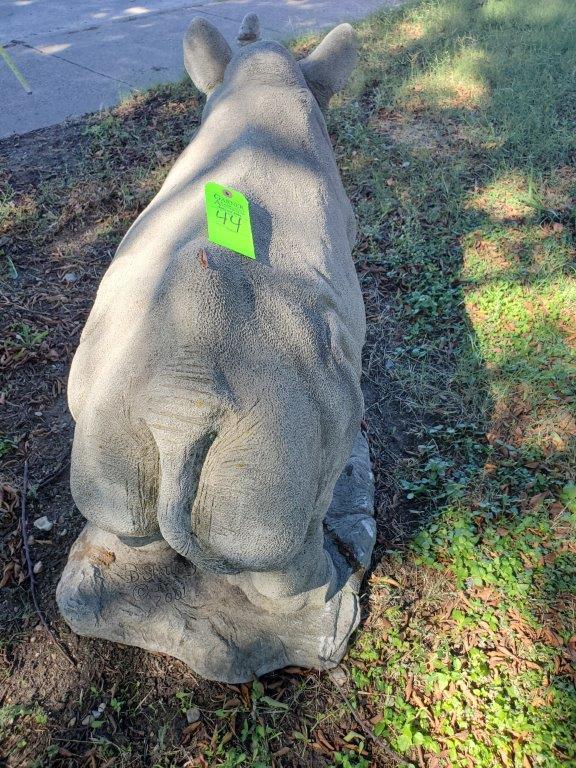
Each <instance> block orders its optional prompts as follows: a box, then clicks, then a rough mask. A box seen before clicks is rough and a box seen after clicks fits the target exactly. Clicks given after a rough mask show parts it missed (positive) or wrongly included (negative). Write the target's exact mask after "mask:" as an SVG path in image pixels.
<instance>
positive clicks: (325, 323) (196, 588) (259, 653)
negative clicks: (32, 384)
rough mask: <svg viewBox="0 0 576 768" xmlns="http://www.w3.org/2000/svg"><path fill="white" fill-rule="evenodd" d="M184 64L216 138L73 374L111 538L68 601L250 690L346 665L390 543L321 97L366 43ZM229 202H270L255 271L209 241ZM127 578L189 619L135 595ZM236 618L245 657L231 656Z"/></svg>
mask: <svg viewBox="0 0 576 768" xmlns="http://www.w3.org/2000/svg"><path fill="white" fill-rule="evenodd" d="M184 57H185V62H186V67H187V69H188V72H189V74H190V76H191V77H192V79H193V80H194V82H195V84H196V85H197V87H199V88H201V89H202V90H204V91H205V92H206V93H207V94H208V99H207V102H206V106H205V109H204V112H203V116H202V124H201V127H200V129H199V130H198V132H197V134H196V136H195V138H194V140H193V141H192V142H191V144H190V145H189V147H188V148H187V149H186V150H185V151H184V152H183V153H182V155H181V156H180V158H179V159H178V161H177V162H176V164H175V165H174V167H173V169H172V170H171V172H170V174H169V175H168V177H167V179H166V181H165V183H164V185H163V186H162V188H161V190H160V192H159V193H158V194H157V196H156V197H155V198H154V200H153V201H152V202H151V203H150V205H149V206H148V207H147V208H146V210H145V211H144V212H143V213H142V214H141V215H140V216H139V217H138V219H137V220H136V222H135V223H134V224H133V225H132V227H131V228H130V230H129V231H128V233H127V235H126V236H125V238H124V240H123V241H122V243H121V244H120V246H119V248H118V251H117V253H116V256H115V258H114V260H113V262H112V264H111V266H110V268H109V269H108V271H107V273H106V274H105V276H104V278H103V280H102V283H101V285H100V288H99V290H98V294H97V297H96V301H95V303H94V307H93V309H92V312H91V314H90V316H89V318H88V321H87V323H86V327H85V329H84V332H83V334H82V337H81V341H80V346H79V348H78V350H77V352H76V355H75V357H74V360H73V363H72V368H71V372H70V380H69V387H68V394H69V405H70V409H71V411H72V414H73V416H74V419H75V421H76V431H75V438H74V446H73V451H72V466H71V486H72V494H73V497H74V500H75V502H76V504H77V506H78V508H79V510H80V511H81V513H82V514H83V515H84V516H85V517H86V518H87V519H88V521H89V522H90V523H91V525H89V526H88V528H87V529H86V530H85V532H84V534H83V535H82V537H81V538H80V539H79V541H78V543H77V544H76V545H75V548H74V549H73V551H72V553H71V559H70V563H69V565H68V566H67V568H66V570H65V572H64V575H63V577H62V581H61V584H60V587H59V598H58V599H59V604H60V606H61V610H62V612H63V614H64V616H65V617H66V619H67V620H68V621H69V623H70V625H71V626H72V627H73V628H74V629H76V630H77V631H78V632H79V633H81V634H91V635H96V636H99V637H107V638H109V639H115V640H119V641H121V642H127V643H134V644H136V645H141V646H143V647H146V648H151V649H153V650H163V651H164V652H167V653H172V654H174V655H176V656H179V657H180V658H184V660H185V661H187V663H189V664H190V666H192V667H193V668H194V669H196V671H198V672H200V673H201V674H204V675H206V676H208V677H213V678H216V679H223V680H233V679H238V680H240V679H245V678H246V676H248V675H249V673H250V674H256V673H257V674H261V673H262V672H263V671H267V670H269V669H272V668H274V667H275V666H282V665H283V664H284V663H298V664H300V663H302V664H304V663H305V664H306V665H310V666H320V667H322V666H326V665H327V664H332V663H336V662H337V661H338V660H339V658H340V657H341V656H342V654H343V652H344V650H345V646H346V640H347V638H348V636H349V634H350V632H351V631H352V630H353V628H354V627H355V626H356V624H357V621H358V606H357V602H358V600H357V592H358V589H359V576H360V574H361V572H362V569H363V568H365V567H366V566H367V564H368V562H369V559H370V554H371V550H372V546H373V542H374V535H375V531H374V522H373V519H372V517H371V516H372V506H373V498H372V494H373V490H372V476H371V472H370V468H369V465H370V462H369V457H368V452H367V446H366V442H365V440H364V438H362V437H361V436H359V434H358V429H359V425H360V419H361V416H362V409H363V400H362V393H361V390H360V373H361V350H362V345H363V342H364V333H365V317H364V306H363V301H362V295H361V292H360V288H359V285H358V280H357V277H356V273H355V269H354V264H353V261H352V258H351V255H350V253H351V248H352V246H353V244H354V239H355V220H354V215H353V212H352V209H351V206H350V203H349V201H348V199H347V197H346V194H345V192H344V189H343V187H342V183H341V181H340V177H339V174H338V170H337V168H336V164H335V161H334V156H333V153H332V148H331V145H330V141H329V138H328V134H327V131H326V124H325V121H324V117H323V114H322V111H321V109H320V107H319V105H318V102H317V101H316V98H315V97H314V95H313V92H314V93H315V94H317V96H318V99H319V101H320V103H321V104H322V105H323V106H325V105H326V104H327V103H328V100H329V98H330V96H331V95H332V93H333V92H334V91H335V89H337V88H340V87H342V86H343V85H344V83H345V82H346V80H347V78H348V75H349V74H350V72H351V70H352V68H353V66H354V62H355V57H356V39H355V35H354V32H353V30H352V28H351V27H350V26H349V25H341V26H340V27H338V28H336V29H335V30H333V31H332V32H331V33H330V34H329V35H328V36H327V37H326V38H325V40H324V41H323V42H322V43H321V44H320V45H319V46H318V47H317V49H316V50H315V51H314V52H313V53H312V54H311V55H310V56H309V57H308V59H306V60H304V61H303V62H300V63H298V62H296V61H295V60H294V58H293V57H292V55H291V54H290V53H289V52H288V51H287V50H286V49H285V48H284V47H283V46H281V45H280V44H278V43H276V42H270V41H265V42H254V43H251V44H248V45H244V46H243V47H241V48H240V49H239V50H236V52H235V53H232V51H231V49H230V47H229V45H228V43H227V42H226V41H225V40H224V38H223V37H222V36H221V35H220V33H219V32H218V31H217V30H216V29H215V28H214V27H213V26H212V25H210V24H209V23H208V22H206V20H205V19H203V18H199V19H195V20H194V21H193V23H192V24H191V26H190V29H189V30H188V32H187V34H186V38H185V43H184ZM307 78H310V80H309V81H307ZM310 88H312V91H313V92H312V91H311V90H310ZM208 181H215V182H218V183H220V184H223V185H225V186H229V187H232V188H233V189H237V190H239V191H241V192H242V193H243V194H244V195H245V196H246V197H247V199H248V200H249V203H250V210H251V220H252V230H253V235H254V244H255V250H256V256H257V258H256V261H251V260H248V259H246V258H244V257H242V256H240V255H238V254H235V253H233V252H231V251H228V250H226V249H224V248H222V247H220V246H216V245H213V244H212V243H210V242H208V241H207V240H206V235H205V210H204V198H203V194H204V185H205V184H206V182H208ZM343 469H344V472H343ZM342 472H343V473H342ZM341 473H342V474H341ZM337 481H338V483H337ZM335 485H336V492H335V490H334V489H335ZM329 508H330V512H328V510H329ZM327 513H328V515H327ZM91 547H96V548H104V549H105V550H106V551H107V552H110V553H112V555H110V556H107V557H108V559H110V557H111V556H113V559H112V561H111V564H110V565H109V566H108V567H107V569H103V568H102V567H101V566H100V565H99V564H98V563H96V565H95V564H94V562H93V559H91V555H90V552H91ZM179 556H180V557H179ZM156 561H157V562H158V563H159V564H161V565H162V570H161V571H160V572H156V571H154V570H150V567H151V566H152V565H153V564H154V562H156ZM354 564H355V565H354ZM125 567H129V568H131V569H132V570H133V571H134V572H135V573H138V572H140V570H141V571H142V573H144V572H146V573H149V574H150V575H149V576H145V577H142V578H143V580H144V582H145V585H147V584H148V583H149V582H150V584H149V586H150V589H151V590H152V593H151V594H153V595H157V594H158V593H160V594H164V592H165V590H168V592H169V594H170V595H172V594H174V595H175V597H174V598H173V599H172V600H171V601H170V600H166V601H164V603H163V602H162V599H161V598H158V601H157V602H156V603H154V602H153V604H152V603H150V600H148V598H147V597H146V594H147V593H146V590H145V589H144V590H143V591H140V590H138V591H137V592H130V593H128V592H127V591H126V589H127V588H125V587H124V582H125V579H124V580H123V577H122V573H124V571H123V570H122V568H125ZM158 567H160V565H159V566H158ZM118 569H120V570H118ZM142 569H143V570H142ZM159 573H160V575H158V574H159ZM157 579H160V581H159V582H158V583H157ZM129 583H132V582H129ZM165 583H166V584H168V586H166V587H164V586H162V585H164V584H165ZM178 584H181V586H182V589H181V590H178V589H177V585H178ZM158 585H160V586H158ZM140 594H142V595H144V597H143V598H142V604H141V605H140V604H139V601H138V597H137V595H140ZM187 595H188V596H189V597H187ZM199 603H202V605H206V606H208V607H207V609H206V611H207V612H206V613H205V614H202V616H203V617H204V618H202V620H198V622H196V623H194V621H193V620H192V618H193V616H192V614H190V611H192V612H193V613H194V611H196V610H197V604H199ZM220 604H222V605H223V606H225V608H223V609H222V610H223V611H224V613H223V614H222V622H224V624H225V623H226V622H228V623H229V625H230V631H232V632H235V633H238V641H237V643H236V642H235V641H234V639H233V637H231V636H230V635H229V634H225V635H222V627H221V626H220V624H218V627H217V628H216V629H215V628H214V627H212V629H211V630H210V631H212V633H213V634H210V631H209V627H210V626H211V624H210V618H209V617H210V615H212V614H214V615H220V614H218V609H217V606H218V605H220ZM130 606H132V607H130ZM163 606H170V607H166V608H165V610H164V608H163ZM194 606H196V608H194ZM142 612H144V613H142ZM142 615H145V616H146V617H147V621H146V622H145V623H146V628H145V629H144V628H143V621H142V618H141V617H142ZM194 615H195V614H194ZM182 616H183V617H184V619H182V620H183V621H184V624H183V625H182V627H184V628H183V629H182V631H181V632H180V633H179V634H178V631H176V630H178V628H179V627H180V626H181V625H180V624H179V623H178V621H179V620H180V619H179V618H178V617H180V618H181V617H182ZM139 617H140V618H139ZM224 624H222V626H223V625H224ZM223 637H224V639H222V638H223ZM174 638H180V639H179V640H178V642H177V644H176V645H175V644H174V643H175V642H176V640H175V639H174ZM218 638H220V639H218ZM178 643H180V644H178ZM198 643H200V645H203V648H204V649H205V647H212V646H214V652H213V653H211V654H209V655H210V658H209V659H208V658H206V657H205V654H204V650H202V651H200V650H199V649H198V647H197V646H198ZM216 648H217V649H218V650H216ZM254 649H256V650H254ZM279 649H284V651H282V652H281V650H279ZM283 654H284V655H283ZM286 659H289V661H286ZM220 664H221V665H222V671H221V672H219V671H218V669H219V665H220Z"/></svg>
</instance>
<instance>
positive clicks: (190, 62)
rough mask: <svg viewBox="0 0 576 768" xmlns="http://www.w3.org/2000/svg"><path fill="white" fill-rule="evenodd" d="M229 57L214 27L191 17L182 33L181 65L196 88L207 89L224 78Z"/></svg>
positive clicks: (202, 20) (215, 85)
mask: <svg viewBox="0 0 576 768" xmlns="http://www.w3.org/2000/svg"><path fill="white" fill-rule="evenodd" d="M231 58H232V51H231V49H230V46H229V45H228V43H227V42H226V40H225V39H224V38H223V37H222V35H221V34H220V32H218V30H217V29H216V27H214V26H212V24H210V22H208V21H206V20H205V19H202V18H199V17H197V18H195V19H194V20H193V21H192V23H191V24H190V26H189V27H188V31H187V32H186V35H185V36H184V66H185V67H186V71H187V72H188V74H189V75H190V79H191V80H192V82H193V83H194V85H195V86H196V88H198V90H199V91H202V92H203V93H205V94H209V93H211V91H213V90H214V88H216V87H217V86H218V85H220V83H221V82H222V80H223V79H224V71H225V70H226V67H227V66H228V62H229V61H230V59H231Z"/></svg>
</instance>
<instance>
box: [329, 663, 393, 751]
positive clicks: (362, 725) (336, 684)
mask: <svg viewBox="0 0 576 768" xmlns="http://www.w3.org/2000/svg"><path fill="white" fill-rule="evenodd" d="M328 677H329V678H330V680H331V681H332V684H333V685H334V688H336V690H337V691H338V693H339V694H340V697H341V698H342V701H343V702H344V704H346V706H347V707H348V709H349V710H350V714H351V715H352V717H353V718H354V720H356V722H357V723H358V725H359V726H360V728H361V729H362V730H363V731H364V734H365V735H366V736H367V737H368V738H369V739H370V741H373V742H374V744H375V745H376V746H377V747H378V749H379V750H380V751H381V752H382V754H384V755H386V757H387V758H389V759H390V760H392V761H393V762H394V764H395V765H399V764H401V763H403V762H404V759H403V758H402V757H401V756H400V755H399V754H397V753H396V752H394V750H393V749H392V747H390V746H389V745H388V744H386V742H385V741H383V740H382V739H380V738H378V736H376V734H375V733H374V731H373V730H372V728H371V727H370V725H369V724H368V723H367V722H366V720H364V718H363V717H360V715H359V714H358V712H356V710H355V709H354V707H353V706H352V704H350V702H349V701H348V697H347V696H346V694H345V693H344V691H343V690H342V686H341V685H340V683H339V682H338V681H337V680H336V678H335V676H334V675H333V674H332V670H328Z"/></svg>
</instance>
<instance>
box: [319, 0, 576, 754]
mask: <svg viewBox="0 0 576 768" xmlns="http://www.w3.org/2000/svg"><path fill="white" fill-rule="evenodd" d="M364 36H365V38H364V39H365V48H364V53H363V68H362V72H361V74H360V75H359V76H358V78H357V80H356V81H355V84H354V86H353V93H354V94H355V95H358V96H359V98H360V99H361V100H362V104H363V105H364V106H363V110H359V108H358V105H357V103H356V102H355V101H353V100H350V101H349V102H347V103H346V102H344V104H343V106H342V107H341V108H340V111H339V113H338V114H337V115H334V116H333V118H332V119H333V124H334V129H335V135H336V136H337V138H338V145H337V150H338V152H339V159H340V158H341V161H342V164H343V167H344V171H345V176H346V183H347V185H348V188H349V189H350V190H351V192H352V193H353V195H354V202H355V207H356V210H357V212H358V213H359V214H360V223H361V226H360V233H361V239H360V244H359V251H360V253H361V254H362V258H366V259H368V260H374V261H375V262H376V263H378V264H379V265H381V267H382V268H383V270H384V272H385V278H383V279H382V283H381V290H382V291H384V292H385V296H386V308H387V312H388V313H389V314H390V316H392V317H393V318H394V324H393V325H392V326H391V327H390V329H389V330H387V344H388V355H389V358H390V360H391V361H392V364H391V365H390V366H389V372H388V373H387V382H386V383H384V384H383V386H393V387H394V388H395V390H396V391H397V393H399V394H398V396H397V402H398V407H399V408H406V409H407V410H408V412H409V413H410V414H411V416H410V418H409V419H408V428H409V429H410V430H411V431H413V432H415V433H416V434H417V438H416V442H417V448H416V449H415V450H414V453H413V455H412V457H411V458H410V459H409V461H408V462H406V463H404V464H402V465H400V467H399V468H398V469H397V474H396V477H397V489H398V495H397V496H396V503H399V501H400V503H401V507H402V509H403V510H404V514H406V512H408V513H409V514H411V515H413V516H414V518H415V520H418V521H419V525H420V526H421V531H420V533H419V534H418V535H417V537H416V539H415V540H414V541H413V542H412V543H411V544H410V545H409V546H408V548H407V550H406V551H405V552H403V553H402V554H401V555H392V554H389V555H388V557H385V558H384V559H383V560H382V562H381V563H380V564H379V566H378V567H377V569H376V571H375V574H374V576H373V577H372V580H371V590H370V604H371V612H370V614H369V618H368V621H367V625H366V629H365V631H364V633H362V634H360V635H359V637H358V640H357V643H356V645H355V646H354V648H353V649H352V652H351V656H352V660H353V661H352V665H353V677H354V680H355V683H356V686H357V688H358V690H359V691H364V692H370V699H369V702H370V705H371V708H372V709H371V712H372V713H373V714H374V718H373V722H376V729H377V732H378V733H379V734H381V735H382V736H384V737H385V738H387V739H388V740H389V741H390V743H391V744H392V745H393V746H394V747H395V748H396V749H397V750H398V751H399V752H401V753H402V754H404V755H406V756H407V759H408V760H409V761H411V763H410V764H413V765H418V766H426V767H427V768H441V767H447V766H449V765H450V766H458V767H460V766H462V768H464V767H467V766H474V767H475V768H476V766H478V767H479V768H492V766H498V765H501V766H505V767H507V766H511V767H513V768H516V766H518V767H520V766H521V768H535V767H536V766H547V767H549V768H559V767H560V766H564V765H574V764H576V752H575V747H574V740H573V737H572V733H573V732H574V731H575V730H576V692H575V690H574V682H575V676H574V675H573V673H572V672H571V663H572V661H573V660H574V658H575V655H574V654H575V653H576V649H575V648H574V636H575V635H576V605H575V603H574V599H573V597H571V596H572V595H573V593H574V592H575V591H576V519H575V518H574V512H575V510H574V509H573V508H572V507H571V506H570V503H568V497H570V498H571V496H570V493H571V491H570V490H569V489H570V488H572V487H573V486H571V485H570V479H571V478H573V477H574V471H575V462H576V421H575V418H576V387H575V384H574V382H575V380H576V379H575V376H576V344H575V333H576V314H575V309H576V272H575V256H576V252H575V244H574V235H575V233H574V225H575V218H574V200H575V196H576V185H575V183H574V182H575V174H574V151H575V149H576V142H575V137H574V131H573V125H574V119H575V118H576V98H575V94H574V90H573V87H572V85H571V83H573V74H572V73H573V71H574V68H575V66H576V55H575V51H576V7H575V6H574V5H573V4H572V3H570V2H567V0H564V1H563V2H552V3H546V4H539V3H531V2H527V1H525V0H487V2H483V3H477V2H472V1H470V2H467V1H464V2H450V1H449V0H437V1H436V2H422V3H419V4H416V5H411V6H409V7H407V8H404V9H403V10H400V11H398V12H397V13H396V14H392V15H389V14H388V15H382V16H381V17H379V19H378V20H373V21H372V22H369V23H367V24H366V25H365V27H364ZM359 120H361V121H362V122H363V124H364V125H365V126H366V127H365V128H363V129H362V130H358V128H357V126H358V122H359ZM351 149H352V150H353V152H354V155H353V160H350V150H351ZM374 158H379V162H378V163H375V162H374ZM369 311H370V306H369ZM374 429H376V427H375V428H374ZM572 506H573V505H572ZM359 700H360V701H362V703H363V706H364V707H366V706H367V705H366V703H365V699H364V697H360V699H359ZM376 713H379V715H380V719H378V718H377V714H376Z"/></svg>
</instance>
